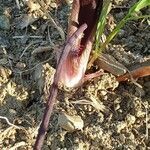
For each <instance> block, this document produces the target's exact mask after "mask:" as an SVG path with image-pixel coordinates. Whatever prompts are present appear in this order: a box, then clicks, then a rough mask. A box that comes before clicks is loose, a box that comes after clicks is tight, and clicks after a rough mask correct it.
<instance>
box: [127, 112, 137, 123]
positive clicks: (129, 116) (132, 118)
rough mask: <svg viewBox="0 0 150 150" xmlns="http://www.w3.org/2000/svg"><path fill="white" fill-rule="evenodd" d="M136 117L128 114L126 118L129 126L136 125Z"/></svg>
mask: <svg viewBox="0 0 150 150" xmlns="http://www.w3.org/2000/svg"><path fill="white" fill-rule="evenodd" d="M135 120H136V119H135V116H133V115H130V114H128V115H127V116H126V121H127V124H128V125H132V124H134V123H135Z"/></svg>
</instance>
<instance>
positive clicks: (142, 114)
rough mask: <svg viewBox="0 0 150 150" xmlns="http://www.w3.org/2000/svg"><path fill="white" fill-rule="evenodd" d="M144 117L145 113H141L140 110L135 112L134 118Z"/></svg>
mask: <svg viewBox="0 0 150 150" xmlns="http://www.w3.org/2000/svg"><path fill="white" fill-rule="evenodd" d="M144 116H145V112H143V111H141V110H139V111H137V112H136V117H138V118H142V117H144Z"/></svg>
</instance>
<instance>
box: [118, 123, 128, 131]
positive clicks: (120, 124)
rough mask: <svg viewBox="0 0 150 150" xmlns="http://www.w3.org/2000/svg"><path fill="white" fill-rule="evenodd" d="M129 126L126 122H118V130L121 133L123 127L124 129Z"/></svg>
mask: <svg viewBox="0 0 150 150" xmlns="http://www.w3.org/2000/svg"><path fill="white" fill-rule="evenodd" d="M126 126H127V124H126V122H124V121H122V122H118V123H117V125H116V128H117V132H118V133H120V132H121V130H122V129H124V128H125V127H126Z"/></svg>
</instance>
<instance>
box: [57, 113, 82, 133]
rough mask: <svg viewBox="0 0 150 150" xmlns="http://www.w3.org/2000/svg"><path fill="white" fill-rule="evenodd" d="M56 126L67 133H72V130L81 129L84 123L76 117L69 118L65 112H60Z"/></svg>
mask: <svg viewBox="0 0 150 150" xmlns="http://www.w3.org/2000/svg"><path fill="white" fill-rule="evenodd" d="M58 125H59V126H60V127H62V128H63V129H65V130H67V131H69V132H73V131H74V130H81V129H83V127H84V122H83V120H82V118H81V117H80V116H78V115H76V116H75V115H74V116H70V115H68V114H66V113H65V112H62V113H61V114H59V116H58Z"/></svg>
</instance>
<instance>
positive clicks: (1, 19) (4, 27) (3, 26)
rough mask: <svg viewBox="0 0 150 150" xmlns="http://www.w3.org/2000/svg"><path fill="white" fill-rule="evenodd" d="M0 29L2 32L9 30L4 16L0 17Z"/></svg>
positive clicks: (8, 24)
mask: <svg viewBox="0 0 150 150" xmlns="http://www.w3.org/2000/svg"><path fill="white" fill-rule="evenodd" d="M0 29H2V30H9V29H10V22H9V19H8V17H6V16H5V15H1V16H0Z"/></svg>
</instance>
